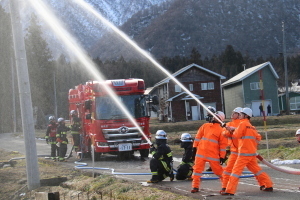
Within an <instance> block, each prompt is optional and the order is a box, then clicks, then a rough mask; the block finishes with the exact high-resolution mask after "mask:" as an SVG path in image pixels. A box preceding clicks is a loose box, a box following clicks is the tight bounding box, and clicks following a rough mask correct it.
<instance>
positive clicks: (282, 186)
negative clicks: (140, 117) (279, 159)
mask: <svg viewBox="0 0 300 200" xmlns="http://www.w3.org/2000/svg"><path fill="white" fill-rule="evenodd" d="M8 141H9V142H8ZM12 141H13V143H12ZM36 145H37V151H38V155H49V152H50V145H47V144H46V143H45V141H44V140H39V139H37V140H36ZM0 148H2V149H5V150H8V151H19V152H21V153H22V152H23V153H24V152H25V147H24V140H23V138H22V137H21V136H15V135H13V134H11V133H5V134H0ZM69 149H71V148H70V147H69ZM24 154H25V153H24ZM75 161H76V158H75V157H71V158H70V159H69V161H68V162H66V163H64V164H66V165H69V166H70V167H75V166H78V165H76V164H75V163H74V162H75ZM82 162H84V163H86V164H87V166H88V167H91V168H92V166H93V163H92V161H91V160H83V161H82ZM178 164H179V162H178V161H177V160H176V159H175V162H174V166H175V167H176V166H177V165H178ZM261 166H262V168H263V169H264V170H265V171H266V172H267V173H268V174H269V175H270V176H271V177H272V180H273V182H274V192H271V193H269V192H262V191H260V190H259V187H258V185H257V183H256V180H255V179H254V178H243V179H240V183H239V186H238V191H237V193H236V195H235V196H233V197H228V196H226V197H225V196H220V195H219V194H218V191H219V190H220V187H221V186H220V182H219V180H217V179H214V180H207V179H205V180H203V181H202V183H201V190H200V192H199V193H196V194H191V193H190V192H189V191H190V189H191V182H190V181H173V182H170V181H169V180H168V179H166V180H165V181H162V182H160V183H157V184H154V186H155V187H158V188H161V189H164V190H168V191H174V192H179V193H181V194H185V195H187V196H190V197H194V198H198V199H228V198H230V199H249V200H250V199H251V200H261V199H275V200H281V199H290V200H292V199H300V196H299V195H300V191H299V187H300V180H299V176H297V175H292V174H286V173H282V172H278V171H275V170H273V169H271V168H269V167H267V166H265V165H261ZM94 167H95V168H94V169H84V170H89V171H94V172H97V173H99V172H100V173H107V174H112V173H113V172H114V174H115V173H121V174H115V176H117V177H120V178H124V179H128V180H133V181H136V182H140V183H141V184H142V185H144V186H150V185H149V184H147V183H146V181H147V180H148V179H149V178H150V177H151V176H150V175H149V172H150V169H149V159H147V160H146V161H141V160H140V159H139V157H138V156H135V157H134V158H132V159H131V160H130V161H117V160H116V157H115V156H109V155H105V156H103V157H102V158H101V161H98V162H95V163H94ZM280 167H283V168H285V169H290V170H300V165H299V164H293V165H282V166H280ZM100 168H103V169H100ZM106 168H109V170H107V169H106ZM112 169H114V171H113V170H112ZM126 173H142V174H143V175H128V174H126ZM205 177H208V178H214V177H215V176H214V175H205Z"/></svg>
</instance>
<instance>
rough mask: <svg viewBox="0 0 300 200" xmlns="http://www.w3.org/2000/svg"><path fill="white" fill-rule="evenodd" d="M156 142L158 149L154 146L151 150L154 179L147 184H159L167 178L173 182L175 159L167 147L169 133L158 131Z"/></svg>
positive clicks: (151, 166)
mask: <svg viewBox="0 0 300 200" xmlns="http://www.w3.org/2000/svg"><path fill="white" fill-rule="evenodd" d="M155 140H156V144H157V149H156V148H155V147H154V146H152V147H151V148H150V153H151V154H152V156H153V158H152V159H151V160H150V170H151V174H152V178H151V179H150V180H149V181H147V183H157V182H160V181H162V180H164V179H165V178H167V177H170V180H171V181H173V180H174V174H173V157H172V151H171V149H170V147H169V146H168V145H167V133H166V132H165V131H163V130H158V131H157V132H156V136H155Z"/></svg>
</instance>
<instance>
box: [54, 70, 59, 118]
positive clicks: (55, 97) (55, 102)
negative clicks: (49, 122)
mask: <svg viewBox="0 0 300 200" xmlns="http://www.w3.org/2000/svg"><path fill="white" fill-rule="evenodd" d="M55 69H56V68H54V70H53V88H54V91H53V93H54V116H55V118H56V119H57V117H58V116H57V96H56V76H55Z"/></svg>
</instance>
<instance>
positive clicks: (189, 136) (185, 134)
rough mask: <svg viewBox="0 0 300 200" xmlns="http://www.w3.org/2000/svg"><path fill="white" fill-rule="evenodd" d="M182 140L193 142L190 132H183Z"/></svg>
mask: <svg viewBox="0 0 300 200" xmlns="http://www.w3.org/2000/svg"><path fill="white" fill-rule="evenodd" d="M180 140H181V142H193V139H192V136H191V134H189V133H182V134H181V138H180Z"/></svg>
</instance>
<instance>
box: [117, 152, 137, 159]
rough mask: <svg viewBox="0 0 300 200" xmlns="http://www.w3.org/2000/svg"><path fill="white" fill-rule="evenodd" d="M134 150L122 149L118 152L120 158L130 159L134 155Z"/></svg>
mask: <svg viewBox="0 0 300 200" xmlns="http://www.w3.org/2000/svg"><path fill="white" fill-rule="evenodd" d="M133 153H134V152H133V151H120V152H118V159H119V160H128V159H131V158H132V157H133Z"/></svg>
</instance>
